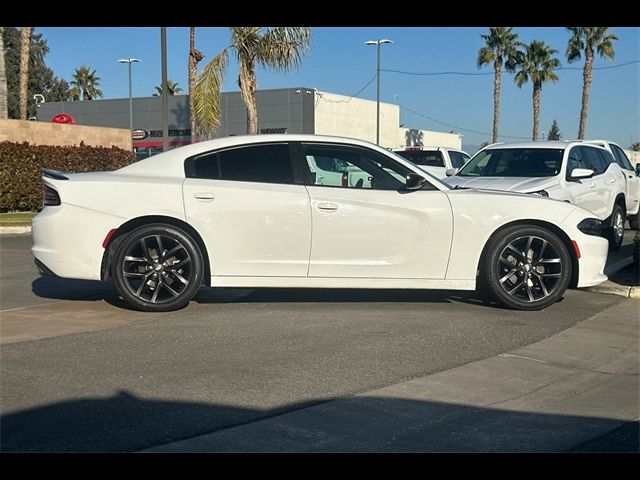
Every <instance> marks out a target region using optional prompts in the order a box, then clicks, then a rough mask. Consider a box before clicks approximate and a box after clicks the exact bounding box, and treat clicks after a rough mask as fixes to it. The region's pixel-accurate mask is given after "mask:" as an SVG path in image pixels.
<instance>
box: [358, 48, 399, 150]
mask: <svg viewBox="0 0 640 480" xmlns="http://www.w3.org/2000/svg"><path fill="white" fill-rule="evenodd" d="M364 43H365V45H376V46H377V50H378V51H377V62H376V145H380V45H383V44H385V43H393V41H391V40H389V39H386V38H381V39H380V40H368V41H366V42H364Z"/></svg>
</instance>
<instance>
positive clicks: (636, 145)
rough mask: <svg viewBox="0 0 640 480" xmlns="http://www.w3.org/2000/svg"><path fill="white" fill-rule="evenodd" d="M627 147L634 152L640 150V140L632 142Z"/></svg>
mask: <svg viewBox="0 0 640 480" xmlns="http://www.w3.org/2000/svg"><path fill="white" fill-rule="evenodd" d="M629 148H630V149H631V150H633V151H634V152H640V142H633V143H632V144H631V145H630V146H629Z"/></svg>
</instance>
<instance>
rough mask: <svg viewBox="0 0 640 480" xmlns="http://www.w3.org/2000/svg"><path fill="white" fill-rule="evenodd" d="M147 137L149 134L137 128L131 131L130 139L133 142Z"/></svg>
mask: <svg viewBox="0 0 640 480" xmlns="http://www.w3.org/2000/svg"><path fill="white" fill-rule="evenodd" d="M148 136H149V132H147V131H146V130H144V129H142V128H137V129H135V130H132V131H131V138H132V139H133V140H144V139H145V138H147V137H148Z"/></svg>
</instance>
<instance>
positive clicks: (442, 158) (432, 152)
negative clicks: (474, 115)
mask: <svg viewBox="0 0 640 480" xmlns="http://www.w3.org/2000/svg"><path fill="white" fill-rule="evenodd" d="M393 152H394V153H396V154H398V155H400V156H401V157H403V158H406V159H407V160H409V161H410V162H413V163H414V164H416V165H417V166H419V167H420V168H421V169H423V170H424V171H426V172H427V173H430V174H431V175H433V176H434V177H436V178H440V179H442V178H446V176H447V175H446V171H447V170H449V169H451V168H455V169H458V168H462V166H463V165H464V164H465V163H467V160H469V158H470V156H469V154H468V153H467V152H463V151H462V150H457V149H455V148H449V147H401V148H394V149H393Z"/></svg>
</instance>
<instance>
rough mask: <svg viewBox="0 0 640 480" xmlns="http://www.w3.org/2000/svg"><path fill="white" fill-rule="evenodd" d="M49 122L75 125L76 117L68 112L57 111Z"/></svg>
mask: <svg viewBox="0 0 640 480" xmlns="http://www.w3.org/2000/svg"><path fill="white" fill-rule="evenodd" d="M51 123H67V124H72V125H75V123H76V119H75V118H73V117H72V116H71V115H69V114H68V113H57V114H55V115H54V116H53V117H51Z"/></svg>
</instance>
